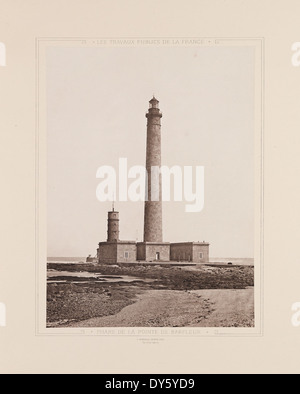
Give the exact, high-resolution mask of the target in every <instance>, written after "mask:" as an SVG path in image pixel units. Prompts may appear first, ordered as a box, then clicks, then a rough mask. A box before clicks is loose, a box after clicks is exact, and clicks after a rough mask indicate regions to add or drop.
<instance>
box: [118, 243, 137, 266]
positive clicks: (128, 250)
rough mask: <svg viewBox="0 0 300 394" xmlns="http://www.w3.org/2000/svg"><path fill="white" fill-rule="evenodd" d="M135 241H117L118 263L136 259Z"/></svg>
mask: <svg viewBox="0 0 300 394" xmlns="http://www.w3.org/2000/svg"><path fill="white" fill-rule="evenodd" d="M136 249H137V248H136V243H135V242H128V243H127V242H118V256H117V262H118V263H126V262H133V261H136V253H137V250H136Z"/></svg>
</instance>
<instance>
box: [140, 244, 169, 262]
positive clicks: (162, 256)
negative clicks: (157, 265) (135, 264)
mask: <svg viewBox="0 0 300 394" xmlns="http://www.w3.org/2000/svg"><path fill="white" fill-rule="evenodd" d="M145 250H146V256H145V260H146V261H170V244H169V243H152V242H151V243H150V242H146V243H145ZM157 253H159V257H157V255H156V254H157Z"/></svg>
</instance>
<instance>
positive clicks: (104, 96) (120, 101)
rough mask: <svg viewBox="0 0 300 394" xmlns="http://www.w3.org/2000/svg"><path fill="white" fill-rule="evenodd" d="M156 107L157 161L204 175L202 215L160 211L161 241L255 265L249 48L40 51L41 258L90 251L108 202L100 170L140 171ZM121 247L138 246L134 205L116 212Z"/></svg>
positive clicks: (177, 206)
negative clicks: (44, 236) (123, 165)
mask: <svg viewBox="0 0 300 394" xmlns="http://www.w3.org/2000/svg"><path fill="white" fill-rule="evenodd" d="M153 93H155V95H156V97H157V98H158V100H159V101H160V109H161V111H162V113H163V117H162V163H163V164H164V165H169V166H173V165H180V166H186V165H191V166H196V165H198V166H204V167H205V205H204V209H203V211H201V212H199V213H186V212H185V204H186V202H184V201H183V202H164V204H163V231H164V240H165V241H169V242H178V241H203V240H205V241H208V242H210V244H211V250H210V254H211V256H214V257H253V253H254V252H253V249H254V248H253V242H254V153H253V149H254V49H253V48H250V47H222V48H219V47H218V48H217V47H168V48H166V47H150V48H143V47H140V48H97V47H95V48H63V47H51V48H48V50H47V128H48V129H47V133H48V145H47V146H48V256H53V257H54V256H85V255H87V254H92V255H94V254H95V253H96V249H97V244H98V242H100V241H103V240H106V230H107V211H108V210H110V209H111V204H110V203H108V202H106V203H101V202H99V201H98V200H97V199H96V188H97V185H98V183H99V180H97V179H96V172H97V169H98V167H100V166H103V165H111V166H114V167H115V168H118V160H119V158H125V157H126V158H128V164H129V166H133V165H145V149H146V118H145V113H146V111H147V110H148V106H149V104H148V101H149V100H150V99H151V97H152V95H153ZM116 209H117V210H119V212H120V230H121V233H120V238H121V239H123V240H136V239H138V240H142V237H143V203H142V202H139V203H132V202H122V203H118V202H117V203H116Z"/></svg>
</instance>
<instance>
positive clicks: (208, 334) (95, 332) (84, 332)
mask: <svg viewBox="0 0 300 394" xmlns="http://www.w3.org/2000/svg"><path fill="white" fill-rule="evenodd" d="M121 39H123V40H125V39H134V40H146V39H148V40H150V39H155V40H168V39H173V40H175V39H180V40H182V39H189V40H193V39H197V40H212V41H220V42H221V41H244V40H247V41H257V42H259V43H260V55H261V59H260V62H261V76H260V77H261V112H260V117H261V126H260V152H259V153H260V157H261V159H260V182H259V183H260V228H259V231H260V234H259V239H260V240H259V243H260V245H259V247H260V250H259V255H260V262H259V265H260V283H259V293H260V294H259V295H260V297H259V298H260V325H259V327H255V328H253V329H259V331H257V332H255V333H249V332H247V333H241V332H239V333H234V332H230V333H229V332H220V330H221V329H226V330H229V329H230V330H235V329H236V328H232V329H231V328H226V327H220V328H217V327H211V328H207V327H191V328H189V327H178V328H176V329H178V330H180V329H189V330H193V329H194V330H197V331H203V334H190V335H186V334H182V335H179V334H155V337H154V336H153V335H149V336H148V335H146V334H123V333H122V334H101V333H99V331H100V328H95V329H83V328H78V329H74V328H55V330H57V332H55V333H54V332H49V333H45V332H41V327H40V296H41V294H40V283H39V281H40V263H41V262H40V192H39V191H40V159H41V158H40V106H39V103H40V44H41V43H45V42H50V41H51V42H54V41H55V42H63V41H65V42H70V41H73V42H77V41H85V40H95V41H97V40H121ZM151 46H152V47H153V46H154V45H149V47H151ZM170 46H171V47H172V45H166V47H170ZM181 46H182V47H184V45H181ZM186 46H187V47H188V46H189V45H186ZM203 46H209V45H208V43H207V44H206V45H203ZM95 47H96V46H95ZM99 47H100V45H99ZM107 47H112V46H107ZM117 47H120V46H119V45H116V46H115V48H117ZM126 47H128V48H130V46H126ZM174 47H175V46H174ZM191 47H192V45H191ZM35 74H36V75H35V81H36V89H35V97H36V102H35V270H36V275H35V276H36V284H35V293H36V294H35V312H36V313H35V331H36V332H35V335H36V336H81V337H82V336H84V337H86V336H87V337H89V336H101V337H136V338H140V339H143V338H145V340H146V339H147V340H149V339H152V340H153V341H155V340H158V339H159V338H164V339H165V338H168V337H169V338H173V337H176V338H180V337H182V338H192V337H198V338H216V337H222V338H228V337H263V336H264V126H265V112H264V111H265V101H264V100H265V38H264V37H199V36H197V37H184V36H181V37H178V36H173V37H172V36H170V37H168V36H165V37H161V36H159V37H132V36H127V37H124V36H123V37H36V39H35ZM45 297H46V295H45ZM137 328H138V329H143V328H144V327H137ZM145 328H147V329H152V330H156V329H167V328H168V327H162V328H160V327H145ZM67 329H68V330H69V331H71V330H74V332H73V333H72V332H68V333H66V332H59V331H60V330H67ZM104 329H105V327H101V330H104ZM107 329H110V330H113V329H117V327H107ZM128 329H132V330H134V329H135V327H129V328H128ZM239 329H243V328H239ZM45 330H53V329H52V328H46V322H45ZM75 330H76V332H75ZM247 330H248V328H247ZM212 332H213V333H214V334H212Z"/></svg>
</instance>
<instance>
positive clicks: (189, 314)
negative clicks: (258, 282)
mask: <svg viewBox="0 0 300 394" xmlns="http://www.w3.org/2000/svg"><path fill="white" fill-rule="evenodd" d="M253 309H254V296H253V289H252V288H251V289H246V290H195V291H176V290H149V291H146V292H145V293H143V294H141V295H139V296H138V300H137V302H136V303H135V304H132V305H129V306H127V307H125V308H123V309H122V310H121V311H120V312H119V313H117V314H116V315H111V316H104V317H100V318H93V319H89V320H85V321H81V322H78V323H75V324H74V323H73V324H72V325H71V326H72V327H188V326H192V327H234V326H247V327H249V326H251V324H253Z"/></svg>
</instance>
